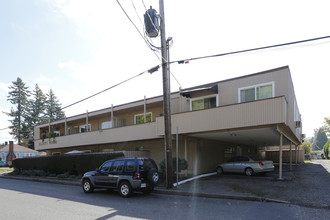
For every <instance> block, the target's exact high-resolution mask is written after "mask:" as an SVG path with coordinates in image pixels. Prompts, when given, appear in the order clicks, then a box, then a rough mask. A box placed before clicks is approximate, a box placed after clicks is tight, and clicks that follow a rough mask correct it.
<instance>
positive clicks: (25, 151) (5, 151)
mask: <svg viewBox="0 0 330 220" xmlns="http://www.w3.org/2000/svg"><path fill="white" fill-rule="evenodd" d="M13 153H14V155H15V156H14V157H15V158H22V157H34V156H38V151H35V150H32V149H30V148H27V147H24V146H21V145H17V144H13ZM9 154H10V144H8V143H7V142H6V143H5V146H3V147H0V158H1V161H2V162H4V163H5V164H8V161H7V158H8V155H9Z"/></svg>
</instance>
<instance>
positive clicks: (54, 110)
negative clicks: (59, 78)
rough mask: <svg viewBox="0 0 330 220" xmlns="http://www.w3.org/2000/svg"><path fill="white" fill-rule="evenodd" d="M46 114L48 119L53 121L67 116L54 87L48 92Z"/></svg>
mask: <svg viewBox="0 0 330 220" xmlns="http://www.w3.org/2000/svg"><path fill="white" fill-rule="evenodd" d="M46 116H47V120H50V121H51V122H52V121H55V120H58V119H62V118H64V117H65V114H64V112H63V111H62V110H61V104H60V103H59V101H58V99H57V97H56V96H55V94H54V92H53V90H52V89H50V90H49V93H47V102H46Z"/></svg>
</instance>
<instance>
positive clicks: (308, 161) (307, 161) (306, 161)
mask: <svg viewBox="0 0 330 220" xmlns="http://www.w3.org/2000/svg"><path fill="white" fill-rule="evenodd" d="M310 162H312V161H311V160H304V163H310Z"/></svg>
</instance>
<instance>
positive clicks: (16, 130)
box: [7, 77, 30, 144]
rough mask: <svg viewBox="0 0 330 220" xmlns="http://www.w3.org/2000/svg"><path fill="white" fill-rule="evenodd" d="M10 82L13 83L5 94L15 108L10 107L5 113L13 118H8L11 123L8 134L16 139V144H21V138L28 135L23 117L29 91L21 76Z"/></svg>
mask: <svg viewBox="0 0 330 220" xmlns="http://www.w3.org/2000/svg"><path fill="white" fill-rule="evenodd" d="M12 83H13V85H11V86H9V89H10V91H9V95H8V96H7V101H10V103H11V104H13V105H15V108H13V107H12V108H11V110H10V113H7V115H8V116H10V117H12V118H13V119H12V120H9V121H10V122H11V124H12V125H11V126H10V129H11V132H10V134H11V135H13V136H14V137H15V139H17V141H18V144H21V143H22V139H23V138H27V137H28V136H29V135H28V134H29V131H28V129H27V125H26V121H25V119H26V116H27V110H28V97H29V96H30V92H29V91H28V87H27V86H25V83H24V82H23V81H22V79H21V78H19V77H18V78H17V80H16V81H14V82H12Z"/></svg>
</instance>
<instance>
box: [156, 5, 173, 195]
mask: <svg viewBox="0 0 330 220" xmlns="http://www.w3.org/2000/svg"><path fill="white" fill-rule="evenodd" d="M159 13H160V34H161V35H160V37H161V47H162V71H163V96H164V102H163V105H164V124H165V154H166V158H165V159H166V161H165V162H166V173H167V178H166V188H167V189H170V188H172V187H173V178H172V170H173V167H172V131H171V91H170V90H171V88H170V73H169V71H168V66H169V63H168V60H167V50H168V48H167V44H168V42H167V41H166V34H165V15H164V1H163V0H159Z"/></svg>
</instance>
